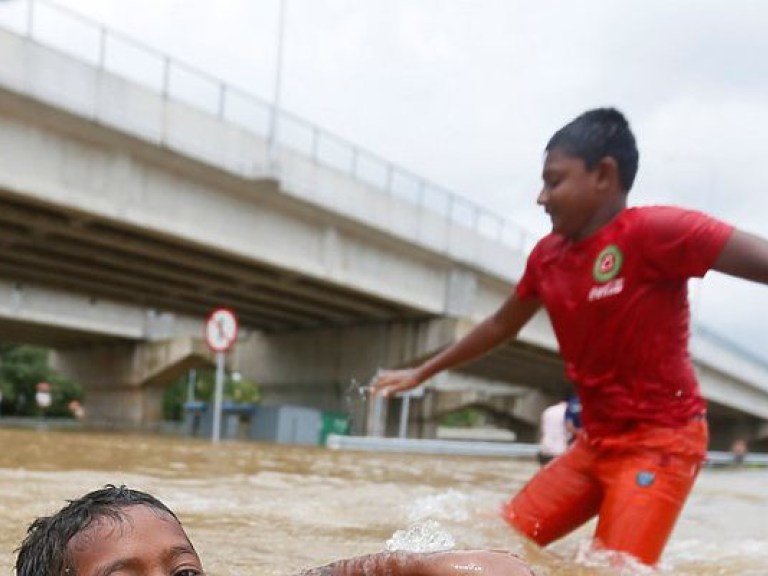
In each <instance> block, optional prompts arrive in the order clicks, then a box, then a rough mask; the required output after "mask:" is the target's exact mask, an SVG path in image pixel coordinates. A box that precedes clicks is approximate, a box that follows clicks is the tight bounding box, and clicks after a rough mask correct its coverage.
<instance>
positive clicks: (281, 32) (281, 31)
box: [267, 0, 288, 165]
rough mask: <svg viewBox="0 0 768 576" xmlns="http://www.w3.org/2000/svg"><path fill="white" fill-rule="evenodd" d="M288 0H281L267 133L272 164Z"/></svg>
mask: <svg viewBox="0 0 768 576" xmlns="http://www.w3.org/2000/svg"><path fill="white" fill-rule="evenodd" d="M287 4H288V0H280V4H279V7H278V20H277V48H276V50H277V53H276V55H275V86H274V88H275V91H274V97H273V98H272V115H271V116H270V122H269V134H268V135H267V154H268V156H269V158H268V160H269V163H270V165H274V163H275V162H276V160H277V148H276V147H277V116H278V113H279V110H280V96H281V93H280V92H281V88H282V76H283V44H284V38H285V11H286V5H287Z"/></svg>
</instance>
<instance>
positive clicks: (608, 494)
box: [503, 416, 708, 565]
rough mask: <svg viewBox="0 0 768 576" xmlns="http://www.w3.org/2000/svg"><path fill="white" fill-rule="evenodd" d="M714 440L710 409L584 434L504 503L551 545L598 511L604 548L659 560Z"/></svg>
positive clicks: (532, 534) (525, 528) (514, 519)
mask: <svg viewBox="0 0 768 576" xmlns="http://www.w3.org/2000/svg"><path fill="white" fill-rule="evenodd" d="M707 441H708V432H707V423H706V420H705V419H704V417H703V416H701V417H696V418H694V419H692V420H690V421H689V422H688V423H687V424H685V425H684V426H681V427H679V428H665V427H659V426H655V425H649V424H638V425H635V426H634V427H633V428H632V429H630V430H629V431H627V432H624V433H621V434H617V435H615V436H610V437H606V438H600V439H593V440H590V439H589V438H588V437H587V435H586V434H585V433H581V434H580V435H579V437H578V438H577V439H576V441H575V442H574V443H573V445H572V446H571V447H570V448H569V450H568V451H567V452H566V453H565V454H563V455H562V456H560V457H558V458H557V459H555V460H553V461H552V462H550V463H549V464H548V465H547V466H545V467H544V468H542V469H541V470H540V471H539V472H538V473H537V474H536V475H535V476H534V477H533V478H532V479H531V481H530V482H528V484H527V485H526V486H525V487H523V489H522V490H521V491H520V492H519V493H518V494H517V495H516V496H514V497H513V498H512V499H511V500H510V501H509V502H508V503H507V504H506V505H505V506H504V509H503V515H504V518H505V519H506V520H507V522H509V524H511V525H512V526H513V527H514V528H516V529H517V530H519V531H520V532H522V533H523V534H524V535H526V536H527V537H529V538H531V539H532V540H533V541H535V542H536V543H538V544H539V545H541V546H546V545H547V544H549V543H550V542H553V541H554V540H557V539H558V538H561V537H562V536H565V535H566V534H568V533H569V532H571V531H573V530H574V529H576V528H578V527H579V526H581V525H582V524H584V523H585V522H587V521H588V520H589V519H591V518H592V517H594V516H595V515H597V516H598V523H597V528H596V531H595V546H596V547H597V548H602V549H608V550H615V551H619V552H625V553H628V554H631V555H632V556H634V557H636V558H637V559H639V560H640V561H641V562H643V563H645V564H650V565H653V564H655V563H656V562H657V561H658V560H659V557H660V556H661V553H662V551H663V550H664V546H665V545H666V543H667V540H668V538H669V536H670V534H671V533H672V528H673V527H674V525H675V522H676V520H677V517H678V515H679V514H680V510H681V509H682V507H683V504H684V503H685V500H686V498H687V497H688V493H689V492H690V491H691V488H692V487H693V482H694V480H695V479H696V476H697V474H698V472H699V468H700V465H701V462H702V461H703V459H704V457H705V456H706V449H707Z"/></svg>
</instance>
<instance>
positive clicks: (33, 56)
mask: <svg viewBox="0 0 768 576" xmlns="http://www.w3.org/2000/svg"><path fill="white" fill-rule="evenodd" d="M28 6H29V8H30V10H29V11H28V12H26V13H24V14H23V15H22V16H23V17H22V18H21V19H20V20H19V22H17V23H16V24H15V25H14V24H7V23H6V24H5V25H6V26H7V28H3V29H0V60H1V61H2V62H3V66H1V67H0V224H1V226H0V244H1V245H2V247H3V257H2V259H0V294H2V296H0V330H2V334H3V335H4V336H3V339H4V340H6V341H18V342H30V343H40V344H44V345H47V346H51V347H52V348H54V349H55V350H56V353H55V362H56V363H57V365H58V366H59V367H60V368H61V369H62V370H64V371H66V372H68V373H69V374H70V375H72V376H73V377H75V378H77V379H78V380H79V381H80V382H82V384H83V385H84V387H85V389H86V392H87V410H88V413H89V414H90V417H92V418H94V419H99V420H108V421H110V422H122V423H130V424H135V425H150V424H152V423H154V422H157V421H158V419H159V415H160V402H159V399H160V395H161V392H162V388H163V386H164V385H165V384H167V383H168V382H169V381H170V380H172V379H173V378H174V377H175V376H177V375H178V374H180V373H181V372H183V371H184V370H186V369H188V368H189V367H191V366H198V365H201V364H206V363H208V362H210V358H209V355H208V353H207V351H206V350H205V347H204V346H203V345H202V343H201V334H202V322H203V319H204V318H205V315H206V314H207V313H208V312H209V311H210V310H211V309H212V308H214V307H217V306H222V305H224V306H229V307H231V308H233V309H234V310H236V311H237V314H238V316H239V319H240V321H241V323H242V325H243V328H244V329H243V331H242V336H241V339H240V342H239V343H238V345H237V347H236V349H235V350H234V352H233V354H232V355H231V358H230V364H231V366H232V367H233V368H235V369H238V370H240V371H241V372H243V373H244V374H247V375H248V376H250V377H252V378H254V379H255V380H257V381H259V382H260V383H262V385H263V386H264V390H265V394H266V397H267V398H268V399H271V400H273V401H286V402H301V403H303V404H310V405H315V406H318V407H321V408H339V407H340V406H341V405H342V391H343V390H344V389H345V388H346V386H347V384H348V382H349V379H350V378H352V377H354V378H357V379H360V380H364V379H366V378H368V377H370V376H371V375H372V374H373V372H374V371H375V370H376V368H377V367H379V366H396V365H407V364H410V363H413V362H415V361H417V360H418V359H420V358H422V357H424V356H426V355H428V354H430V353H433V352H434V351H436V350H438V349H440V348H441V347H443V346H446V345H448V344H449V343H450V342H452V341H454V340H455V339H456V338H457V337H459V336H460V335H461V334H462V333H464V332H465V331H466V330H467V329H469V327H471V326H472V325H473V324H474V323H475V322H477V321H479V320H480V319H481V318H483V317H484V316H485V315H487V314H488V313H490V312H491V311H492V310H494V309H495V308H496V307H497V306H498V304H499V303H500V302H501V300H502V299H503V298H504V297H505V296H506V294H508V292H509V290H510V289H511V286H512V285H513V283H514V282H515V280H516V279H517V278H518V277H519V275H520V273H521V271H522V267H523V264H524V257H525V253H526V250H527V248H528V247H529V242H530V240H529V238H528V237H527V236H526V235H525V233H524V231H522V230H521V229H520V228H518V227H515V226H514V225H512V224H510V223H508V222H505V221H503V220H502V219H500V218H498V217H497V216H495V215H493V214H491V213H488V212H487V211H484V210H483V209H481V208H478V207H476V206H473V205H472V204H470V203H468V202H466V201H464V200H462V199H460V198H458V197H456V196H454V195H452V194H450V193H449V192H447V191H445V190H443V189H441V188H440V187H438V186H435V185H433V184H431V183H429V182H427V181H425V180H423V179H421V178H419V177H418V176H416V175H413V174H411V173H408V172H407V171H405V170H401V169H399V168H397V167H395V166H393V165H391V164H389V163H387V162H386V161H384V160H381V159H379V158H377V157H375V156H374V155H371V154H368V153H366V152H365V151H363V150H361V149H359V148H357V147H356V146H354V145H352V144H350V143H347V142H344V141H343V140H341V139H339V138H336V137H334V136H332V135H329V134H327V133H325V132H323V131H322V130H320V129H319V128H317V127H315V126H313V125H311V124H309V123H306V122H304V121H302V120H300V119H297V118H295V117H293V116H291V115H289V114H287V113H285V112H282V111H277V110H272V108H271V107H270V106H269V105H268V104H265V103H263V102H261V101H259V100H258V99H256V98H253V97H250V96H248V95H245V94H243V93H242V92H240V91H238V90H236V89H234V88H231V87H229V86H226V85H225V84H223V83H221V82H219V81H218V80H216V79H214V78H211V77H210V76H208V75H205V74H201V73H199V72H196V71H194V70H191V69H190V68H189V67H187V66H185V65H183V64H180V63H177V62H174V61H173V60H171V59H170V58H168V57H165V56H163V55H158V54H157V53H155V52H153V51H151V50H150V49H147V48H145V47H142V46H141V45H139V44H137V43H134V42H133V41H132V40H129V39H126V38H124V37H122V36H120V35H118V34H115V33H112V32H110V31H108V30H106V29H104V28H103V27H100V26H98V25H96V24H94V23H92V22H89V21H86V20H84V19H82V18H80V17H78V16H76V15H73V14H71V13H69V12H66V11H62V9H60V8H57V7H56V6H55V5H52V4H49V3H47V2H44V1H42V0H37V1H35V2H30V3H29V4H28ZM57 18H59V19H70V20H71V21H72V22H74V23H76V24H78V25H79V26H81V27H82V29H83V30H84V31H87V32H88V33H89V34H91V35H92V37H93V41H94V42H93V46H92V48H93V50H91V51H89V50H88V49H86V52H85V53H73V52H75V51H73V49H72V47H71V46H70V44H69V43H67V42H66V40H65V39H64V40H62V39H61V38H58V37H57V36H56V35H55V34H54V35H53V36H50V37H49V31H47V29H46V28H45V27H44V26H42V25H41V24H40V22H46V21H50V20H51V19H53V20H55V19H57ZM67 28H70V27H67ZM51 29H52V30H59V29H62V27H60V26H58V27H57V26H52V28H51ZM83 35H84V36H86V34H85V32H84V33H83ZM126 45H127V46H129V47H130V48H131V49H132V50H133V53H136V52H138V53H139V56H140V58H139V60H140V62H139V65H138V66H136V65H135V64H136V63H135V62H134V63H133V64H132V65H129V66H127V67H126V68H125V69H119V68H116V67H115V65H114V64H113V62H114V61H120V60H121V59H120V58H119V57H118V56H119V55H120V54H121V52H120V50H121V49H124V48H125V46H126ZM121 46H122V48H121ZM141 58H144V60H141ZM150 64H151V65H150ZM151 69H155V70H156V72H157V75H156V76H157V78H155V79H154V80H153V81H147V79H146V78H144V77H138V76H141V74H144V73H145V72H146V70H151ZM137 70H139V71H140V72H141V74H140V73H139V72H137ZM190 78H191V79H193V80H194V81H195V82H197V85H196V88H195V89H193V90H191V91H188V92H185V91H183V90H181V89H179V88H178V87H177V82H178V84H179V85H181V86H184V85H188V84H189V81H190ZM180 79H181V80H180ZM153 82H154V83H153ZM201 94H202V95H203V96H205V95H207V96H208V97H207V98H205V97H202V96H201ZM693 353H694V356H695V358H696V362H697V366H698V369H699V372H700V374H701V377H702V384H703V387H704V390H705V393H706V395H707V396H708V397H709V398H710V399H711V400H712V406H713V409H712V415H713V424H714V428H715V430H716V436H717V438H719V439H720V441H721V442H722V443H725V442H727V441H728V440H729V439H730V437H731V436H732V435H734V434H740V435H741V434H750V435H751V436H758V435H761V434H764V433H765V432H768V431H764V430H763V429H762V428H761V426H762V423H763V422H764V421H766V420H768V366H766V364H765V363H764V362H763V361H761V360H759V359H754V358H750V357H747V356H744V355H743V354H741V353H739V352H738V351H736V350H733V349H732V348H731V347H729V346H728V345H727V344H724V343H722V342H720V341H719V340H718V339H717V338H715V337H713V336H712V335H710V334H706V333H697V334H696V335H695V336H694V342H693ZM567 386H568V384H567V382H565V380H564V379H563V376H562V366H561V363H560V360H559V358H558V356H557V354H556V343H555V341H554V336H553V334H552V331H551V328H550V326H549V323H548V320H547V318H546V316H545V315H539V316H537V317H536V318H535V319H534V321H533V322H532V323H531V324H530V325H529V326H528V327H526V329H525V330H524V332H523V334H522V335H521V338H520V339H519V340H518V341H517V342H514V343H508V344H506V345H504V346H502V347H501V348H500V349H499V350H497V351H496V352H494V353H493V354H491V355H490V356H488V357H487V358H485V359H483V360H481V361H478V362H476V363H474V364H472V365H470V366H467V367H466V368H464V369H462V370H461V371H460V372H454V373H450V374H446V375H443V376H441V377H439V378H437V379H435V381H434V382H433V383H432V384H431V385H430V387H429V391H428V392H427V394H426V395H425V396H424V397H423V398H421V399H414V405H413V406H414V407H413V409H412V410H411V411H410V420H411V430H412V432H411V433H412V434H424V435H429V434H430V428H429V426H431V425H432V423H433V422H434V418H433V416H434V415H435V414H439V413H442V412H445V411H446V410H451V409H455V408H456V407H458V406H462V405H467V404H478V403H480V404H484V405H485V406H486V407H488V408H494V409H495V410H496V412H497V413H506V414H507V415H509V416H510V418H511V419H512V420H513V421H514V422H517V423H519V426H517V428H518V432H519V433H521V435H522V437H526V435H527V434H529V432H530V430H532V429H533V426H534V425H535V422H536V418H537V415H538V413H539V412H540V410H541V408H542V407H543V406H544V405H545V404H547V403H548V402H549V401H551V399H552V397H554V396H557V395H558V394H560V393H562V391H563V390H565V389H566V388H567ZM468 390H471V391H468ZM399 402H401V401H395V404H397V403H399ZM392 408H393V409H391V410H390V411H389V412H390V421H391V422H390V424H391V425H394V423H395V422H396V420H397V410H396V408H397V406H392Z"/></svg>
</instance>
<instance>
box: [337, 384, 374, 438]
mask: <svg viewBox="0 0 768 576" xmlns="http://www.w3.org/2000/svg"><path fill="white" fill-rule="evenodd" d="M372 382H373V379H371V380H370V381H369V383H368V384H361V383H360V382H359V381H358V380H357V378H352V379H350V381H349V386H347V388H346V390H344V393H343V394H342V399H343V402H344V409H345V412H346V414H347V417H348V418H349V427H350V431H351V432H353V433H357V434H359V433H360V432H361V430H359V429H358V428H359V427H360V426H361V425H362V423H363V421H364V419H365V417H364V415H365V413H366V407H367V403H368V397H369V395H370V392H371V384H372Z"/></svg>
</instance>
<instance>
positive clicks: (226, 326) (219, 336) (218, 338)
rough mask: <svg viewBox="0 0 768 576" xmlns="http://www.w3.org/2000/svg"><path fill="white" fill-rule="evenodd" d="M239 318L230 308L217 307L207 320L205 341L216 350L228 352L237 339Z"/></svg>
mask: <svg viewBox="0 0 768 576" xmlns="http://www.w3.org/2000/svg"><path fill="white" fill-rule="evenodd" d="M237 329H238V325H237V318H236V317H235V314H234V312H232V310H229V309H228V308H217V309H216V310H214V311H213V312H211V313H210V314H209V315H208V320H206V321H205V341H206V342H207V343H208V346H209V347H210V348H211V350H213V351H214V352H226V351H227V350H229V349H230V348H231V347H232V344H234V343H235V340H236V339H237Z"/></svg>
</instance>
